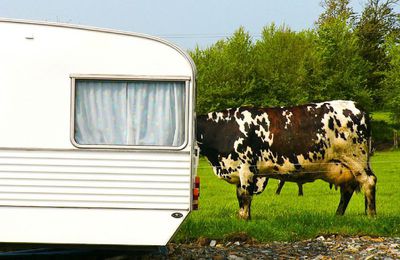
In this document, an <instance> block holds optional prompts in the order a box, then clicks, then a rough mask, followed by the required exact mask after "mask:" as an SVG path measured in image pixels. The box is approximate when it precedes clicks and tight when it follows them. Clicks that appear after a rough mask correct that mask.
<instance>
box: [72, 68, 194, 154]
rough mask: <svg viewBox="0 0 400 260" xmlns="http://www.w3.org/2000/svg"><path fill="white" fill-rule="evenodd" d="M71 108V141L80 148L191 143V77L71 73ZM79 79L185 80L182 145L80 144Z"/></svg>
mask: <svg viewBox="0 0 400 260" xmlns="http://www.w3.org/2000/svg"><path fill="white" fill-rule="evenodd" d="M70 79H71V108H70V120H71V121H70V126H71V127H70V141H71V143H72V145H73V146H75V147H76V148H79V149H120V150H174V151H177V150H183V149H184V148H186V147H187V146H188V143H189V114H190V106H189V104H190V103H189V102H191V97H190V89H189V88H190V81H191V78H190V77H181V76H125V75H86V74H85V75H83V74H71V75H70ZM77 80H108V81H131V82H134V81H151V82H160V81H167V82H184V88H185V90H184V93H185V104H184V109H185V111H184V112H185V116H184V120H185V123H184V124H185V125H184V141H183V143H182V145H180V146H162V145H104V144H79V143H78V142H77V141H76V140H75V100H76V97H75V94H76V91H75V89H76V81H77Z"/></svg>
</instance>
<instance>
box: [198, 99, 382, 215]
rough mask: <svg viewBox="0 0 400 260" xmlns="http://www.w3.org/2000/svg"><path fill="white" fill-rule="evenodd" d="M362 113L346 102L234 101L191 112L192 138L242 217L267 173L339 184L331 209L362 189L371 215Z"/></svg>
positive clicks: (371, 191) (343, 204) (372, 193)
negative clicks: (232, 191) (232, 190)
mask: <svg viewBox="0 0 400 260" xmlns="http://www.w3.org/2000/svg"><path fill="white" fill-rule="evenodd" d="M368 119H369V117H368V115H367V114H366V113H365V112H363V111H362V110H360V109H359V108H358V107H357V105H356V104H355V103H354V102H352V101H341V100H337V101H330V102H324V103H316V104H307V105H301V106H294V107H275V108H256V107H240V108H233V109H226V110H224V111H220V112H211V113H209V114H208V115H203V116H198V118H197V140H198V144H199V147H200V153H201V154H203V155H205V156H206V157H207V159H208V160H209V161H210V163H211V165H212V167H213V170H214V173H215V174H216V175H217V176H218V177H219V178H221V179H224V180H226V181H227V182H229V183H232V184H235V185H236V186H237V192H236V193H237V198H238V201H239V207H240V210H239V216H240V217H241V218H243V219H250V205H251V200H252V195H253V194H259V193H261V192H262V191H263V190H264V189H265V186H266V185H267V182H268V178H275V179H279V180H282V181H292V182H297V183H299V184H302V183H305V182H313V181H315V180H316V179H322V180H324V181H327V182H328V183H330V184H333V185H335V186H336V187H340V192H341V198H340V203H339V206H338V208H337V211H336V214H338V215H343V214H344V212H345V210H346V207H347V205H348V203H349V201H350V199H351V196H352V195H353V192H354V191H358V190H360V189H361V190H362V191H363V192H364V194H365V212H366V213H367V214H369V215H375V214H376V211H375V185H376V181H377V179H376V177H375V175H374V174H373V172H372V170H371V168H370V166H369V138H370V127H369V120H368Z"/></svg>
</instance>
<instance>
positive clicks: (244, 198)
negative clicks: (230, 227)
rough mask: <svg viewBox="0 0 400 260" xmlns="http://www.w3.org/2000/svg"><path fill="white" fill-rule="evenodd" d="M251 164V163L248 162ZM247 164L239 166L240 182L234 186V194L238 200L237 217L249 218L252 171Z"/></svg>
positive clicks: (252, 186) (251, 195) (252, 183)
mask: <svg viewBox="0 0 400 260" xmlns="http://www.w3.org/2000/svg"><path fill="white" fill-rule="evenodd" d="M250 165H251V164H250ZM252 170H253V171H254V170H255V169H251V168H250V166H249V164H242V165H241V167H240V168H239V178H240V183H239V184H238V185H237V187H236V196H237V198H238V201H239V207H240V209H239V218H241V219H245V220H250V219H251V215H250V207H251V200H252V197H253V191H254V182H253V178H254V173H253V171H252Z"/></svg>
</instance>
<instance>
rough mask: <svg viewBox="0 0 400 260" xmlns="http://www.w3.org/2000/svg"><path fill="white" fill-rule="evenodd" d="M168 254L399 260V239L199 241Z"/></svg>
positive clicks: (171, 249) (180, 256)
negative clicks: (264, 242) (262, 241)
mask: <svg viewBox="0 0 400 260" xmlns="http://www.w3.org/2000/svg"><path fill="white" fill-rule="evenodd" d="M168 252H169V253H168V259H215V260H219V259H236V260H239V259H400V238H386V237H369V236H360V237H342V236H338V235H330V236H319V237H317V238H315V239H308V240H304V241H298V242H292V243H289V242H272V243H266V244H260V243H256V242H254V241H252V240H249V239H246V240H244V239H237V240H236V241H233V240H232V241H229V242H224V243H222V242H220V241H215V240H211V241H210V240H209V239H206V238H200V239H199V240H198V241H197V242H196V243H192V244H170V245H169V246H168ZM165 258H167V257H165Z"/></svg>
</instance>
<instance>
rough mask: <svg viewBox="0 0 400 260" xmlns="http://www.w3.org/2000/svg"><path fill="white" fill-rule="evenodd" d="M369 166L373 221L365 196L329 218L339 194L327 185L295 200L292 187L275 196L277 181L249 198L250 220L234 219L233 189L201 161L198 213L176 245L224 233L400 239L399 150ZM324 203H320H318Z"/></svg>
mask: <svg viewBox="0 0 400 260" xmlns="http://www.w3.org/2000/svg"><path fill="white" fill-rule="evenodd" d="M371 160H372V162H371V166H372V169H373V170H374V172H375V174H376V176H377V177H378V188H377V217H375V218H371V217H367V216H365V215H364V196H363V195H362V194H355V195H353V197H352V199H351V201H350V203H349V206H348V209H347V211H346V213H345V215H344V216H342V217H337V216H335V215H334V213H335V210H336V207H337V205H338V203H339V200H340V192H339V191H335V189H333V190H330V189H329V185H328V183H326V182H322V181H316V182H314V183H307V184H305V185H304V196H303V197H299V196H297V185H296V184H295V183H289V182H288V183H286V184H285V186H284V187H283V189H282V193H281V195H279V196H277V195H275V189H276V187H277V181H276V180H270V181H269V183H268V185H267V187H266V190H265V191H264V192H263V193H262V194H260V195H258V196H254V199H253V203H252V217H253V219H252V220H251V221H243V220H239V219H238V217H237V211H238V203H237V199H236V192H235V185H231V184H228V183H227V182H225V181H223V180H219V179H218V178H217V177H215V176H214V174H213V173H212V170H211V167H210V166H209V164H208V162H206V161H205V159H201V160H200V165H199V169H198V174H199V175H200V178H201V195H200V205H199V207H200V209H199V210H198V211H194V212H192V213H191V214H190V216H189V217H188V218H187V219H186V220H185V222H184V223H183V225H182V226H181V228H180V230H179V232H178V233H177V235H176V236H175V238H174V240H175V241H176V242H184V241H193V240H196V239H197V238H198V237H200V236H203V237H209V238H213V239H224V237H226V235H227V234H230V233H237V232H245V233H247V234H248V235H250V236H251V237H254V238H256V239H257V240H258V241H262V242H267V241H277V240H280V241H294V240H299V239H307V238H314V237H317V236H318V235H321V234H340V235H373V236H400V208H399V207H398V204H397V203H393V202H398V201H400V193H399V192H398V183H399V182H400V174H398V168H399V167H400V151H392V152H376V153H375V155H374V156H373V157H372V158H371ZM321 202H323V203H321Z"/></svg>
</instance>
